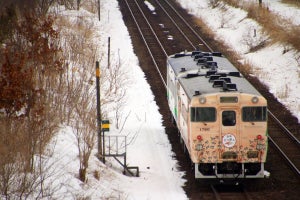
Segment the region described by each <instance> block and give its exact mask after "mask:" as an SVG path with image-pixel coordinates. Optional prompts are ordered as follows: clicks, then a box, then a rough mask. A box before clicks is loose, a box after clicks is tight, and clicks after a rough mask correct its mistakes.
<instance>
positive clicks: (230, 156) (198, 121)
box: [167, 51, 268, 179]
mask: <svg viewBox="0 0 300 200" xmlns="http://www.w3.org/2000/svg"><path fill="white" fill-rule="evenodd" d="M167 96H168V104H169V107H170V110H171V113H172V115H173V117H174V119H175V121H176V124H177V127H178V129H179V132H180V137H181V139H182V141H183V142H184V145H185V148H186V149H187V150H188V153H189V156H190V158H191V161H192V163H193V165H194V168H195V178H199V179H201V178H220V179H226V178H263V177H265V170H264V164H265V162H266V157H267V149H268V136H267V135H268V133H267V101H266V99H265V98H264V97H263V96H262V95H261V94H260V93H259V92H258V91H257V90H256V89H255V88H254V87H253V86H252V85H251V84H250V83H249V82H248V81H247V80H246V79H245V78H244V77H243V76H242V75H241V73H240V72H239V71H238V70H237V69H236V68H235V67H234V66H233V65H232V64H231V63H230V62H229V61H228V60H227V59H226V58H225V57H223V56H222V55H221V53H217V52H216V53H207V52H200V51H193V52H184V53H179V54H174V55H171V56H169V57H168V59H167Z"/></svg>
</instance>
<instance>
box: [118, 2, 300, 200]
mask: <svg viewBox="0 0 300 200" xmlns="http://www.w3.org/2000/svg"><path fill="white" fill-rule="evenodd" d="M149 2H151V4H153V5H154V6H155V8H156V11H155V14H154V13H153V12H151V11H150V10H149V9H148V8H147V6H146V5H145V3H144V1H138V0H119V3H120V5H121V8H122V9H121V11H122V10H123V11H122V12H123V13H130V15H126V17H127V18H128V21H127V26H129V27H131V30H133V31H134V32H132V37H134V38H136V39H137V38H138V39H137V40H138V42H137V43H138V45H137V46H138V47H137V52H139V53H140V52H147V53H146V54H144V55H147V56H146V57H143V58H142V59H140V62H141V63H140V64H141V66H142V69H143V71H144V72H145V74H146V77H147V80H148V82H149V84H150V85H151V89H152V91H153V93H154V95H155V100H156V102H157V104H158V105H159V108H160V112H161V114H162V115H163V121H164V126H165V127H166V133H167V135H168V137H169V140H170V142H171V143H172V148H173V151H174V152H175V153H176V159H177V160H179V164H180V165H181V168H182V170H185V171H187V175H186V178H187V179H188V182H189V183H188V184H187V186H186V190H190V192H191V193H194V192H195V191H194V190H195V189H197V188H195V187H197V186H199V183H197V182H195V180H193V178H192V177H193V173H192V172H189V170H190V169H189V167H190V166H189V159H187V158H186V155H185V154H184V153H182V150H181V145H180V143H179V141H178V138H175V137H174V135H177V130H176V127H174V125H173V124H172V123H171V122H170V121H171V120H170V118H171V115H170V113H169V110H168V105H167V101H166V97H165V88H164V87H166V83H165V77H166V67H165V62H166V57H167V55H169V54H173V53H176V52H179V51H182V50H185V49H189V50H193V49H195V48H199V49H200V50H202V51H212V48H211V47H209V45H208V44H207V43H206V42H205V41H204V40H203V39H202V37H200V34H198V33H197V31H196V30H195V29H194V27H195V26H194V25H193V24H191V23H190V21H192V20H189V19H187V18H186V16H185V17H183V16H181V13H180V12H179V11H178V8H175V6H176V4H175V3H174V2H173V1H170V0H159V1H158V0H151V1H150V0H149ZM169 36H173V39H172V40H170V37H169ZM199 44H200V45H199ZM153 67H155V69H156V70H153ZM255 84H259V83H255ZM255 84H254V85H255ZM262 94H263V93H262ZM266 96H267V99H268V97H269V96H268V95H266ZM268 101H269V99H268ZM273 101H274V100H273ZM271 102H272V101H271ZM269 119H270V122H269V141H270V142H271V144H274V145H272V146H274V148H276V149H278V152H279V153H280V154H281V155H282V157H283V158H284V159H285V160H286V161H287V162H288V163H289V166H291V167H292V168H293V171H294V172H295V173H296V174H297V176H298V177H300V176H299V167H300V159H299V158H300V151H299V140H297V139H296V138H295V137H293V136H292V137H290V136H287V135H286V130H288V129H287V128H285V127H284V125H283V124H281V123H280V122H279V120H276V117H275V115H274V114H272V110H269ZM271 176H272V174H271ZM206 189H207V188H206ZM196 193H197V192H196ZM190 196H191V198H193V196H194V195H190ZM232 198H233V197H232ZM232 198H231V199H232ZM222 199H223V198H222ZM225 199H226V198H225ZM237 199H239V198H238V197H237Z"/></svg>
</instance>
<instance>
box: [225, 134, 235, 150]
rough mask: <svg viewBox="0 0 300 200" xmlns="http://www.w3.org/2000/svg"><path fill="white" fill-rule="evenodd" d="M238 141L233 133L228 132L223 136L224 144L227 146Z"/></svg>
mask: <svg viewBox="0 0 300 200" xmlns="http://www.w3.org/2000/svg"><path fill="white" fill-rule="evenodd" d="M235 143H236V139H235V137H234V135H232V134H226V135H224V136H223V144H224V146H225V147H228V148H230V147H233V146H234V145H235Z"/></svg>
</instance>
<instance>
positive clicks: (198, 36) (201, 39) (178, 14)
mask: <svg viewBox="0 0 300 200" xmlns="http://www.w3.org/2000/svg"><path fill="white" fill-rule="evenodd" d="M156 1H157V2H158V0H156ZM164 1H165V2H166V3H167V4H168V5H169V6H170V8H172V10H173V11H174V12H175V13H176V14H177V16H178V17H180V19H181V20H182V21H183V22H184V23H185V24H186V25H187V26H188V27H189V28H190V30H191V31H192V32H193V33H194V34H195V35H196V37H197V38H198V39H199V40H200V41H201V42H202V43H203V44H204V45H205V46H206V47H207V48H208V49H209V50H210V51H211V52H213V51H214V50H213V49H212V48H211V47H210V46H209V45H208V44H207V43H206V42H205V41H204V40H203V38H202V37H201V36H200V35H199V34H198V33H197V32H196V31H195V30H194V29H193V27H192V26H191V25H190V24H189V23H188V22H187V21H186V20H185V19H184V18H183V17H182V16H181V15H180V13H178V11H177V10H176V9H175V8H174V7H173V6H172V5H171V4H170V2H169V1H168V0H164Z"/></svg>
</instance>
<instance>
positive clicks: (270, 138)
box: [268, 136, 300, 176]
mask: <svg viewBox="0 0 300 200" xmlns="http://www.w3.org/2000/svg"><path fill="white" fill-rule="evenodd" d="M268 139H269V140H270V141H271V142H272V143H273V145H274V146H275V147H276V149H277V150H278V151H279V152H280V153H281V155H282V156H283V157H284V158H285V159H286V161H287V162H288V164H289V165H290V166H291V167H292V168H293V170H294V171H295V172H296V173H297V175H298V176H300V171H299V169H298V168H297V167H296V166H295V165H294V163H293V162H292V161H291V160H290V159H289V157H288V156H287V155H286V154H285V153H284V152H283V151H282V149H281V148H280V147H279V146H278V145H277V144H276V142H275V141H274V140H273V139H272V137H271V136H268Z"/></svg>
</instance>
